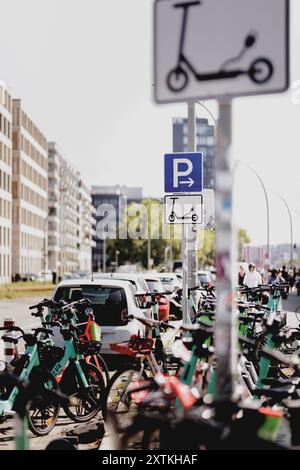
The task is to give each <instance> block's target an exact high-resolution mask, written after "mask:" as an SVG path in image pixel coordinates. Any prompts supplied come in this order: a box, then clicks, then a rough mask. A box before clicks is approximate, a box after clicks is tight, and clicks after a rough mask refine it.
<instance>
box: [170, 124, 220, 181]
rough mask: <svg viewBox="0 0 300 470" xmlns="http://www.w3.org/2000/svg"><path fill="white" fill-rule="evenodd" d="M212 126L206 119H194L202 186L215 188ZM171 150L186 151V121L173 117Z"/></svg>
mask: <svg viewBox="0 0 300 470" xmlns="http://www.w3.org/2000/svg"><path fill="white" fill-rule="evenodd" d="M214 146H215V138H214V126H210V125H209V124H208V120H207V119H202V118H197V119H196V150H197V152H202V153H203V188H204V189H215V151H214ZM173 151H174V152H187V151H188V121H187V119H185V118H173Z"/></svg>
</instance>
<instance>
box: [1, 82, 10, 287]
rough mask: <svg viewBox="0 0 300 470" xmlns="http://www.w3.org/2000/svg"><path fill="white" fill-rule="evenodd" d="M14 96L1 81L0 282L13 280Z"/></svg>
mask: <svg viewBox="0 0 300 470" xmlns="http://www.w3.org/2000/svg"><path fill="white" fill-rule="evenodd" d="M11 133H12V98H11V96H10V94H9V93H8V91H7V90H6V89H5V87H4V85H3V84H1V83H0V284H3V283H5V282H9V281H10V280H11V259H12V258H11V255H12V247H11V240H12V196H11V181H12V149H11V148H12V142H11V135H12V134H11Z"/></svg>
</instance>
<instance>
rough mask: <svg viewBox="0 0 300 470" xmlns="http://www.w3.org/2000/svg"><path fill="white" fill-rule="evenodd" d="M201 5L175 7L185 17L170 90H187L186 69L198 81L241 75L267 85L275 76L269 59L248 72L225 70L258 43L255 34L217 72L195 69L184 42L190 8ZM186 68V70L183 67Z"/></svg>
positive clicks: (257, 61)
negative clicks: (187, 56) (186, 52)
mask: <svg viewBox="0 0 300 470" xmlns="http://www.w3.org/2000/svg"><path fill="white" fill-rule="evenodd" d="M196 5H197V6H198V5H201V1H199V0H197V1H192V2H187V3H177V4H175V5H174V8H182V10H183V16H182V25H181V34H180V42H179V52H178V62H177V65H176V67H175V68H174V69H172V70H171V71H170V72H169V73H168V75H167V85H168V87H169V89H170V90H171V91H173V92H176V93H177V92H179V91H182V90H184V89H185V88H186V86H187V84H188V81H189V76H188V73H187V71H186V70H185V68H187V69H188V70H190V72H191V73H192V74H193V75H194V77H195V78H196V80H198V81H199V82H200V81H209V80H225V79H229V78H237V77H239V76H241V75H248V76H249V78H250V79H251V80H252V81H253V82H254V83H256V84H263V83H266V82H267V81H268V80H270V78H271V77H272V75H273V72H274V67H273V65H272V63H271V62H270V61H269V59H267V58H265V57H259V58H257V59H255V60H254V61H253V62H252V63H251V65H250V67H249V69H248V70H242V69H235V70H225V67H226V66H227V65H228V64H229V63H230V62H234V61H236V60H238V59H241V57H242V56H243V55H244V53H245V52H246V50H247V49H249V48H250V47H252V46H253V44H254V43H255V42H256V37H255V36H254V35H253V34H249V35H248V36H247V37H246V39H245V41H244V46H243V48H242V50H241V52H240V53H239V54H238V55H237V56H236V57H233V58H231V59H228V60H226V62H224V63H223V64H222V65H221V67H220V69H219V70H218V71H217V72H210V73H199V72H197V71H196V69H195V68H194V67H193V65H192V64H191V62H190V61H189V60H188V59H187V58H186V56H185V55H184V52H183V50H184V42H185V35H186V26H187V20H188V11H189V8H190V7H192V6H196ZM183 66H185V68H184V67H183Z"/></svg>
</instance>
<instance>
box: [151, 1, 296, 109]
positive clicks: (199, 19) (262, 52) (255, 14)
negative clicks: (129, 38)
mask: <svg viewBox="0 0 300 470" xmlns="http://www.w3.org/2000/svg"><path fill="white" fill-rule="evenodd" d="M154 8H155V12H154V18H155V19H154V41H155V43H154V86H155V100H156V101H157V102H158V103H170V102H173V101H187V100H191V99H201V98H202V99H214V98H217V99H218V98H224V97H235V96H247V95H257V94H265V93H279V92H283V91H285V90H286V89H287V88H288V86H289V0H263V1H261V0H193V1H191V0H181V1H180V0H179V1H178V0H163V1H161V0H156V2H155V7H154Z"/></svg>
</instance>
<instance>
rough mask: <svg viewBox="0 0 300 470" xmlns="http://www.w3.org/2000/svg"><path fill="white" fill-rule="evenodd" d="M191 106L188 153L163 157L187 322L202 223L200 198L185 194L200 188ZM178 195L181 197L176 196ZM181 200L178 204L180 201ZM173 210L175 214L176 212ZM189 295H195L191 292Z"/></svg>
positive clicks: (192, 105)
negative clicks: (178, 236)
mask: <svg viewBox="0 0 300 470" xmlns="http://www.w3.org/2000/svg"><path fill="white" fill-rule="evenodd" d="M195 125H196V115H195V103H193V102H190V103H188V150H189V152H187V153H173V154H166V155H165V192H166V193H173V196H166V198H165V211H166V223H169V224H176V223H180V224H182V240H181V252H182V284H183V295H182V317H183V321H184V322H187V321H188V319H189V318H190V316H191V313H192V312H191V309H190V308H189V303H188V288H190V287H195V286H196V285H197V284H198V283H197V228H196V224H202V222H203V198H202V196H201V195H200V196H199V195H198V196H187V193H195V192H197V193H201V191H202V189H203V155H202V153H200V152H195V147H196V142H195V140H196V131H195ZM180 193H183V194H185V196H181V197H180V198H179V197H178V195H179V194H180ZM180 201H181V202H180ZM176 211H177V212H176ZM193 296H195V298H196V295H195V294H194V293H193Z"/></svg>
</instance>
